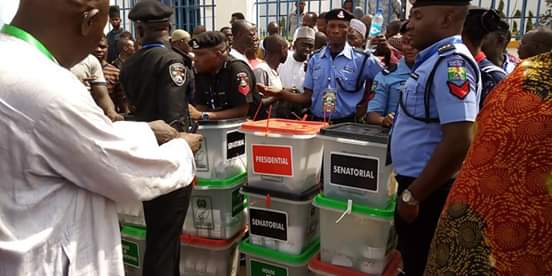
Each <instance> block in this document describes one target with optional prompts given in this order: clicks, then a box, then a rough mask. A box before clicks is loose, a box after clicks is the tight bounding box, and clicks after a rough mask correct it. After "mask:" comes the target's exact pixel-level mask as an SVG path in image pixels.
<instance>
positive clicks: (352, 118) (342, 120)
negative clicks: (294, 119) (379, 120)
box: [311, 114, 356, 124]
mask: <svg viewBox="0 0 552 276" xmlns="http://www.w3.org/2000/svg"><path fill="white" fill-rule="evenodd" d="M311 120H312V121H319V122H323V121H325V120H324V118H320V117H316V116H314V115H312V116H311ZM326 120H327V118H326ZM330 122H331V123H332V124H341V123H355V122H356V116H355V115H354V114H353V115H351V116H348V117H344V118H340V119H331V118H330Z"/></svg>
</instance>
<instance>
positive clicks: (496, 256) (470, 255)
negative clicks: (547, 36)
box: [425, 53, 552, 276]
mask: <svg viewBox="0 0 552 276" xmlns="http://www.w3.org/2000/svg"><path fill="white" fill-rule="evenodd" d="M425 274H426V275H516V276H517V275H528V276H529V275H531V276H533V275H535V276H537V275H552V53H547V54H543V55H540V56H538V57H534V58H531V59H529V60H526V61H524V62H523V63H522V64H521V66H518V67H517V68H516V69H515V70H514V72H513V73H512V74H511V75H510V76H509V77H508V78H507V79H505V80H504V81H502V82H501V83H500V84H499V85H498V86H497V87H496V89H495V90H494V91H493V92H492V93H491V94H490V95H489V97H488V102H487V104H486V105H485V107H484V108H483V110H482V111H481V113H480V114H479V117H478V119H477V125H476V136H475V140H474V143H473V144H472V147H471V149H470V150H469V153H468V155H467V157H466V160H465V163H464V166H463V168H462V170H461V172H460V175H459V176H458V178H457V180H456V183H455V184H454V186H453V188H452V190H451V192H450V194H449V197H448V200H447V203H446V205H445V208H444V209H443V212H442V214H441V218H440V221H439V225H438V228H437V230H436V233H435V236H434V238H433V243H432V245H431V252H430V255H429V257H428V264H427V267H426V272H425Z"/></svg>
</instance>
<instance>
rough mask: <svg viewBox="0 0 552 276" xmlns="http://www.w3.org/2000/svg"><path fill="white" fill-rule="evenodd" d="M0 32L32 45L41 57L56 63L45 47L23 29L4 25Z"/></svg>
mask: <svg viewBox="0 0 552 276" xmlns="http://www.w3.org/2000/svg"><path fill="white" fill-rule="evenodd" d="M0 32H2V33H5V34H7V35H11V36H13V37H17V38H19V39H21V40H23V41H25V42H27V43H29V44H31V45H33V46H34V47H35V48H36V49H38V50H39V51H40V52H41V53H42V54H43V55H45V56H46V57H47V58H49V59H50V60H52V61H53V62H55V63H58V62H57V60H56V58H54V56H53V55H52V53H50V51H48V49H47V48H46V46H44V44H42V42H40V41H38V39H36V38H34V36H32V35H31V34H30V33H28V32H26V31H25V30H23V29H20V28H18V27H16V26H13V25H9V24H5V25H4V26H3V27H2V29H1V30H0Z"/></svg>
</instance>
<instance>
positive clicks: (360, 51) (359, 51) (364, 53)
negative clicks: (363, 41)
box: [353, 48, 369, 55]
mask: <svg viewBox="0 0 552 276" xmlns="http://www.w3.org/2000/svg"><path fill="white" fill-rule="evenodd" d="M353 51H355V52H357V53H359V54H363V55H369V54H368V53H366V52H364V51H362V50H359V49H357V48H353Z"/></svg>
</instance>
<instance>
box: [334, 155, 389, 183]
mask: <svg viewBox="0 0 552 276" xmlns="http://www.w3.org/2000/svg"><path fill="white" fill-rule="evenodd" d="M330 166H331V173H330V183H331V184H334V185H339V186H346V187H352V188H357V189H362V190H368V191H374V192H377V191H378V168H379V160H378V159H375V158H372V157H363V156H358V155H349V154H337V153H332V154H331V156H330Z"/></svg>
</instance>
